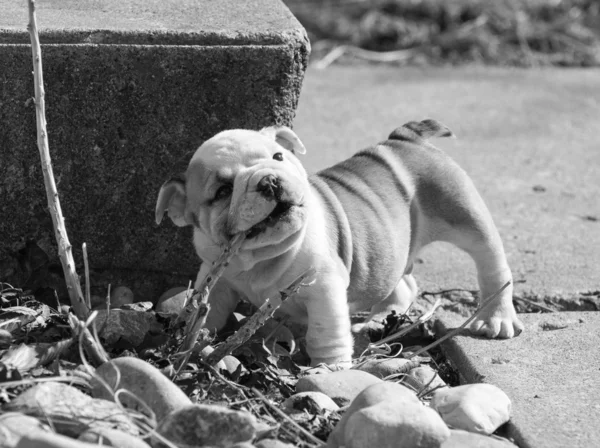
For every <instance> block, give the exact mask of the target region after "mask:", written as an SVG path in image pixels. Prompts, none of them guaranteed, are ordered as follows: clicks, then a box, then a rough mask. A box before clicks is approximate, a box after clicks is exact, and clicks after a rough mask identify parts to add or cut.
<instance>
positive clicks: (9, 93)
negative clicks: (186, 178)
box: [0, 0, 310, 300]
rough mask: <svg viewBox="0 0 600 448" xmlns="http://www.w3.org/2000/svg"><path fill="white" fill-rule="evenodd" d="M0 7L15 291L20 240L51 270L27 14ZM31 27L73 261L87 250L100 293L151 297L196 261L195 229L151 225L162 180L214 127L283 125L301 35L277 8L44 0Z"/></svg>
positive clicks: (9, 264) (291, 104)
mask: <svg viewBox="0 0 600 448" xmlns="http://www.w3.org/2000/svg"><path fill="white" fill-rule="evenodd" d="M0 11H2V15H1V16H0V198H1V202H2V216H1V217H0V280H2V281H12V282H19V281H21V282H23V281H24V278H26V277H27V275H26V274H24V273H23V269H24V268H23V266H24V263H28V262H29V261H28V257H29V256H28V255H27V254H26V252H27V251H25V250H23V249H24V248H25V246H26V242H27V241H30V242H31V241H35V243H36V244H37V246H39V247H40V248H41V249H42V250H43V251H44V252H46V253H47V254H48V258H49V261H48V263H49V268H50V270H52V269H58V270H60V264H59V262H58V258H57V256H56V246H55V243H54V233H53V228H52V222H51V219H50V215H49V213H48V210H47V202H46V195H45V190H44V184H43V176H42V171H41V164H40V157H39V153H38V149H37V145H36V124H35V105H34V102H33V99H32V97H33V94H34V93H33V77H32V74H31V73H32V61H31V48H30V43H29V35H28V33H27V30H26V26H27V23H28V14H27V4H26V2H25V1H19V2H14V1H12V0H0ZM37 18H38V25H39V28H40V40H41V42H42V59H43V68H44V81H45V90H46V116H47V121H48V137H49V144H50V152H51V155H52V163H53V167H54V174H55V177H56V182H57V185H58V190H59V194H60V198H61V204H62V208H63V213H64V215H65V219H66V226H67V231H68V234H69V238H70V241H71V244H72V245H73V246H74V253H75V258H76V260H77V262H78V263H79V262H81V260H82V258H81V251H80V247H81V244H82V243H83V242H86V243H87V246H88V252H89V258H90V264H91V266H92V268H93V270H94V272H95V273H97V275H96V274H95V277H94V278H101V279H102V280H101V281H99V282H96V285H95V286H96V287H98V286H102V287H105V286H106V285H105V284H106V283H107V282H109V281H110V282H113V284H114V283H121V284H122V283H125V284H128V286H130V287H131V288H132V289H134V291H135V292H136V295H137V296H138V297H139V298H140V300H144V299H145V300H148V299H149V297H140V295H141V296H144V295H146V296H147V294H154V295H155V296H156V297H158V295H160V293H161V292H162V291H161V290H159V289H161V288H164V287H166V286H167V283H172V282H173V279H174V278H187V277H189V276H193V275H194V274H195V272H196V271H197V268H198V265H199V262H198V260H197V257H196V255H195V254H194V252H193V250H192V246H191V243H190V238H191V231H190V229H177V228H174V227H173V226H172V225H171V223H170V222H169V223H167V224H165V223H163V224H162V225H161V226H160V227H157V226H156V224H155V223H154V206H155V201H156V197H157V193H158V190H159V188H160V186H161V184H162V183H163V182H164V181H165V180H166V179H167V178H168V176H170V175H171V174H172V173H175V172H178V171H180V170H183V169H184V167H185V164H186V163H187V161H188V159H189V157H190V155H191V153H192V152H193V151H194V150H195V149H196V148H197V147H198V146H199V145H200V144H201V143H202V142H203V141H204V140H206V139H207V138H209V137H211V136H212V135H214V134H215V133H217V132H219V131H221V130H224V129H228V128H249V129H258V128H261V127H263V126H267V125H273V124H285V125H290V124H291V122H292V119H293V117H294V114H295V109H296V105H297V102H298V96H299V93H300V88H301V85H302V80H303V76H304V71H305V68H306V65H307V60H308V54H309V51H310V47H309V43H308V39H307V37H306V33H305V31H304V29H303V28H302V27H301V25H300V24H299V23H298V22H297V21H296V20H295V18H294V17H293V15H292V14H291V13H290V12H289V10H288V9H287V8H286V7H285V6H284V5H283V4H282V3H281V1H280V0H253V1H252V2H243V1H238V0H219V1H218V2H215V1H210V0H194V1H192V0H177V1H175V0H172V1H164V0H131V1H127V2H121V1H119V0H52V1H44V2H38V7H37ZM79 273H80V274H81V273H82V270H79ZM161 279H162V281H161ZM132 282H133V283H132ZM99 283H102V285H99ZM150 285H152V287H150ZM15 286H19V285H15ZM136 288H137V290H136ZM140 288H141V291H140Z"/></svg>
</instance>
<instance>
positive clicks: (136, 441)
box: [77, 428, 150, 448]
mask: <svg viewBox="0 0 600 448" xmlns="http://www.w3.org/2000/svg"><path fill="white" fill-rule="evenodd" d="M77 440H81V441H82V442H89V443H93V444H95V445H97V446H114V447H117V448H150V445H148V444H147V443H146V442H144V441H143V440H142V439H140V438H139V437H136V436H132V435H131V434H127V433H126V432H123V431H119V430H118V429H111V428H101V429H89V430H87V431H85V432H84V433H83V434H81V435H80V436H79V437H78V438H77Z"/></svg>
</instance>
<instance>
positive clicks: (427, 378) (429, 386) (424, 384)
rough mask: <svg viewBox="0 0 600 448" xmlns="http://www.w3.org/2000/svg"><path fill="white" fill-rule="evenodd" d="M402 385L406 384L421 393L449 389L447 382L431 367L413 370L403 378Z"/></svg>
mask: <svg viewBox="0 0 600 448" xmlns="http://www.w3.org/2000/svg"><path fill="white" fill-rule="evenodd" d="M402 384H406V385H407V386H408V387H411V388H413V389H414V390H416V391H417V392H419V393H420V392H421V391H423V390H427V391H431V390H433V389H436V388H439V387H447V384H446V382H445V381H444V380H443V379H441V378H440V376H439V375H438V373H437V372H436V371H435V370H433V369H432V368H431V367H429V366H419V367H415V368H414V369H411V370H410V371H409V372H408V374H407V375H405V376H404V377H403V378H402Z"/></svg>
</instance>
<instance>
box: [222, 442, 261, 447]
mask: <svg viewBox="0 0 600 448" xmlns="http://www.w3.org/2000/svg"><path fill="white" fill-rule="evenodd" d="M228 448H256V446H255V445H252V444H251V443H250V442H238V443H234V444H233V445H229V447H228Z"/></svg>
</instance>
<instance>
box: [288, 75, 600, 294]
mask: <svg viewBox="0 0 600 448" xmlns="http://www.w3.org/2000/svg"><path fill="white" fill-rule="evenodd" d="M425 117H431V118H436V119H438V120H440V121H442V122H443V123H445V124H446V125H447V126H448V127H450V129H452V130H453V131H454V133H455V134H456V135H457V136H458V139H456V140H438V141H437V145H438V146H439V147H441V148H443V149H445V150H446V151H447V152H448V153H449V154H450V155H452V157H454V159H455V160H457V161H458V162H459V163H460V164H461V165H462V166H463V167H464V168H465V169H466V170H467V172H469V173H470V175H471V176H472V178H473V179H474V181H475V183H476V185H477V186H478V188H479V190H480V192H481V194H482V195H483V197H484V199H485V200H486V202H487V204H488V207H489V208H490V210H491V212H492V214H493V216H494V218H495V221H496V224H497V225H498V227H499V229H500V232H501V234H502V236H503V239H504V244H505V248H506V251H507V254H508V257H509V261H510V263H511V266H512V268H513V275H514V279H515V282H516V286H517V289H516V290H517V293H518V294H525V295H528V296H534V297H540V298H542V297H548V298H554V299H560V298H563V297H571V296H574V295H575V296H578V295H579V296H580V295H581V293H589V292H594V291H598V290H600V268H599V266H600V199H599V198H600V177H599V171H598V170H599V169H600V168H598V167H600V150H599V143H598V142H599V141H600V137H599V135H598V124H599V123H600V71H599V70H587V71H586V70H576V69H569V70H556V69H554V70H516V69H474V68H461V69H431V68H427V69H418V68H411V69H400V68H391V67H342V66H333V67H330V68H328V69H326V70H325V71H317V70H314V69H312V70H310V69H309V71H308V73H307V76H306V80H305V83H304V87H303V90H302V94H301V97H300V106H299V110H298V115H297V118H296V120H295V130H296V131H297V133H298V134H299V136H300V138H301V139H302V140H303V141H304V143H305V145H306V147H307V150H308V154H307V156H306V158H305V164H306V165H307V166H308V168H309V170H312V171H315V170H317V169H319V168H322V167H325V166H327V165H328V164H332V163H334V162H336V161H338V160H341V159H342V158H345V157H348V156H350V155H351V154H352V153H354V152H355V151H357V150H359V149H361V148H363V147H365V146H368V145H371V144H374V143H376V142H378V141H380V140H382V139H384V138H385V137H386V136H387V135H388V134H389V132H390V131H391V130H392V129H394V128H395V127H397V126H400V125H402V124H403V123H405V122H407V121H410V120H415V119H420V118H425ZM422 259H423V264H421V265H419V266H417V268H416V274H417V276H418V281H419V284H420V286H421V287H422V288H423V289H426V290H437V289H439V288H454V287H467V288H475V286H476V284H475V274H474V267H473V265H472V263H471V262H470V259H469V258H468V257H467V256H466V255H465V254H463V253H462V252H459V251H457V250H454V248H450V247H449V246H446V245H439V246H435V245H432V246H431V247H430V248H428V249H426V250H425V251H424V252H423V256H422Z"/></svg>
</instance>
